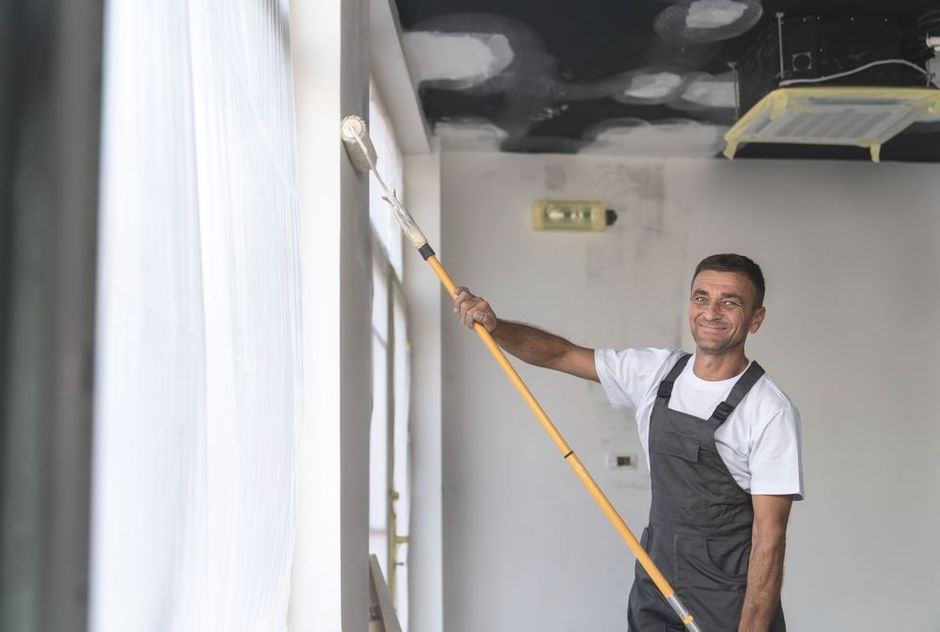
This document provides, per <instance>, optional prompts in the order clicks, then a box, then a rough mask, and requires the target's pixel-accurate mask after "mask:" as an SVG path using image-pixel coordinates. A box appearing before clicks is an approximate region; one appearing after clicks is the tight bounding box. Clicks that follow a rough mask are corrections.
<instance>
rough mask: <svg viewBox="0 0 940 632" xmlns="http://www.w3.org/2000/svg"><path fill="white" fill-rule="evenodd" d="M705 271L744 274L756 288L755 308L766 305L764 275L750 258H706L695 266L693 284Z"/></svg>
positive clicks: (733, 255)
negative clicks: (699, 274) (700, 273)
mask: <svg viewBox="0 0 940 632" xmlns="http://www.w3.org/2000/svg"><path fill="white" fill-rule="evenodd" d="M703 270H714V271H715V272H737V273H739V274H743V275H744V276H746V277H747V278H748V279H750V281H751V285H753V286H754V298H755V299H756V304H755V305H754V307H760V306H761V305H763V304H764V290H765V286H764V273H763V272H761V269H760V266H759V265H757V264H756V263H754V261H753V260H751V259H749V258H748V257H745V256H744V255H736V254H730V253H728V254H720V255H711V256H709V257H705V258H704V259H702V260H701V261H700V262H699V264H698V265H697V266H695V274H693V275H692V280H693V282H694V281H695V277H697V276H698V273H699V272H702V271H703Z"/></svg>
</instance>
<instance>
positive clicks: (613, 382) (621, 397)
mask: <svg viewBox="0 0 940 632" xmlns="http://www.w3.org/2000/svg"><path fill="white" fill-rule="evenodd" d="M679 353H681V352H680V351H674V350H672V349H654V348H649V347H648V348H643V349H624V350H622V351H617V350H614V349H597V350H596V351H595V352H594V365H595V368H596V369H597V377H598V379H599V380H600V382H601V386H603V387H604V392H605V393H607V399H609V400H610V403H611V405H613V406H614V408H636V407H637V406H638V403H639V402H640V401H642V400H643V398H644V396H645V395H646V394H647V393H648V392H649V390H650V389H651V388H653V385H654V384H657V383H658V382H659V381H660V380H661V379H662V374H663V373H664V371H665V370H668V368H669V367H668V366H667V362H668V360H669V359H670V357H672V356H674V355H678V354H679ZM669 366H671V365H669Z"/></svg>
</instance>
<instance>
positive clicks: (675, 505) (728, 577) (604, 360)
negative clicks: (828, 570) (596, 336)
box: [454, 254, 803, 632]
mask: <svg viewBox="0 0 940 632" xmlns="http://www.w3.org/2000/svg"><path fill="white" fill-rule="evenodd" d="M764 290H765V287H764V276H763V274H762V273H761V269H760V267H759V266H758V265H757V264H756V263H754V262H753V261H752V260H751V259H749V258H747V257H745V256H742V255H736V254H720V255H712V256H710V257H707V258H705V259H703V260H702V261H701V262H700V263H699V264H698V266H697V267H696V269H695V273H694V275H693V278H692V286H691V293H690V299H689V327H690V329H691V332H692V338H693V339H694V340H695V353H694V354H688V353H685V352H684V351H681V350H677V349H655V348H634V349H625V350H622V351H617V350H614V349H598V350H596V351H595V350H592V349H588V348H585V347H580V346H578V345H575V344H573V343H571V342H569V341H567V340H565V339H563V338H560V337H558V336H555V335H553V334H550V333H547V332H545V331H542V330H540V329H536V328H535V327H531V326H529V325H524V324H521V323H514V322H511V321H506V320H501V319H499V318H497V317H496V314H495V313H494V312H493V310H492V308H491V307H490V306H489V304H488V303H487V302H486V301H485V300H483V299H482V298H480V297H477V296H474V295H473V294H471V293H470V292H469V291H468V290H467V289H466V288H458V294H457V297H456V299H455V301H454V311H455V312H457V313H458V314H459V315H460V318H461V321H462V322H463V323H464V324H465V325H466V326H468V327H472V326H473V324H474V322H479V323H481V324H482V325H483V326H484V327H486V328H487V330H489V331H490V333H491V334H492V335H493V337H494V338H495V339H496V342H497V343H499V345H500V346H501V347H503V348H504V349H505V350H506V351H508V352H509V353H511V354H513V355H514V356H516V357H518V358H520V359H521V360H524V361H525V362H528V363H530V364H534V365H536V366H542V367H546V368H551V369H555V370H558V371H563V372H565V373H570V374H571V375H575V376H577V377H581V378H584V379H588V380H594V381H597V382H600V383H601V384H602V385H603V387H604V390H605V391H606V393H607V396H608V398H609V399H610V401H611V403H612V404H613V405H614V406H615V407H618V408H632V409H634V410H635V411H636V421H637V427H638V429H639V435H640V441H641V443H642V445H643V449H644V452H645V454H646V457H647V463H648V464H649V468H650V480H651V488H652V504H651V506H650V518H649V526H648V527H647V528H646V529H644V531H643V536H642V538H641V541H642V543H643V546H644V548H646V550H647V551H648V552H649V554H650V556H651V557H652V558H653V560H654V561H655V562H656V564H657V566H658V567H659V568H660V570H662V571H663V573H664V574H665V575H666V577H667V578H669V579H670V580H671V582H672V584H673V585H674V586H675V588H676V592H677V593H678V594H679V597H680V598H681V599H682V601H683V602H684V603H685V605H686V606H687V607H688V608H689V610H690V611H691V612H692V613H693V615H694V616H695V619H696V622H697V623H698V624H699V626H700V627H701V628H702V629H703V630H707V631H708V632H767V631H768V630H769V631H771V632H782V631H783V630H785V629H786V625H785V623H784V618H783V609H782V607H781V604H780V588H781V585H782V582H783V559H784V549H785V542H786V529H787V521H788V518H789V515H790V506H791V504H792V502H793V500H799V499H801V498H802V496H803V476H802V467H801V461H800V450H801V447H800V418H799V413H798V412H797V410H796V407H794V406H793V404H792V403H791V402H790V400H789V399H788V398H787V396H786V395H785V394H784V393H783V392H782V391H781V390H780V389H779V388H778V387H777V386H776V384H774V383H773V381H771V379H770V378H769V377H768V376H767V375H766V374H765V373H764V370H763V369H762V368H761V367H760V365H759V364H757V363H756V362H751V361H749V360H748V358H747V356H746V355H745V351H744V345H745V342H746V341H747V337H748V335H749V334H753V333H756V332H757V330H758V329H760V327H761V325H762V324H763V322H764V317H765V315H766V309H765V308H764V304H763V303H764ZM628 625H629V629H630V630H631V631H632V632H646V631H648V630H652V631H655V632H660V631H662V630H683V629H684V626H683V625H682V623H681V622H680V621H679V620H678V618H677V617H676V615H675V614H674V612H673V611H672V608H670V607H669V605H668V604H667V603H666V602H665V600H664V599H663V598H662V596H661V595H660V594H659V592H658V590H657V589H656V586H655V585H654V584H653V582H652V580H651V579H650V578H649V576H648V575H647V574H646V572H645V571H644V570H643V568H642V567H641V566H639V564H637V566H636V578H635V580H634V583H633V589H632V590H631V592H630V601H629V610H628Z"/></svg>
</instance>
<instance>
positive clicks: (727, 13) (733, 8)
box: [685, 0, 747, 29]
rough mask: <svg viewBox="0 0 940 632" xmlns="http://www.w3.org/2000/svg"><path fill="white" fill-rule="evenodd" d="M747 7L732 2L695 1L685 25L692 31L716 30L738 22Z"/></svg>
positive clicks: (728, 0)
mask: <svg viewBox="0 0 940 632" xmlns="http://www.w3.org/2000/svg"><path fill="white" fill-rule="evenodd" d="M745 11H747V5H746V4H744V3H741V2H733V1H732V0H695V2H693V3H692V4H690V5H689V12H688V13H687V14H686V16H685V25H686V26H687V27H689V28H690V29H714V28H719V27H722V26H728V25H729V24H734V23H735V22H737V21H738V20H739V19H740V18H741V16H742V15H744V12H745Z"/></svg>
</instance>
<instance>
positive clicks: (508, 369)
mask: <svg viewBox="0 0 940 632" xmlns="http://www.w3.org/2000/svg"><path fill="white" fill-rule="evenodd" d="M427 262H428V265H430V266H431V269H432V270H434V273H435V274H436V275H437V278H438V279H440V281H441V284H442V285H443V286H444V288H445V289H446V290H447V293H448V294H450V297H451V298H456V296H457V285H456V284H455V283H454V280H453V279H451V278H450V275H449V274H448V273H447V270H446V269H444V266H443V265H442V264H441V262H440V261H438V259H437V256H435V255H431V256H430V257H428V258H427ZM473 330H474V331H475V332H476V333H477V335H478V336H479V337H480V340H482V341H483V344H484V345H486V348H487V349H489V351H490V354H491V355H492V356H493V358H494V359H495V360H496V362H497V364H499V366H500V368H502V370H503V373H505V374H506V377H508V378H509V381H510V382H512V385H513V386H515V387H516V390H517V391H519V394H520V395H521V396H522V399H523V400H525V403H526V404H528V406H529V408H530V409H531V410H532V412H533V413H534V414H535V416H536V418H538V420H539V423H541V424H542V428H544V429H545V432H547V433H548V435H549V436H550V437H551V438H552V441H554V442H555V445H556V446H557V447H558V450H559V451H560V452H561V453H562V455H563V457H564V459H565V461H566V462H567V463H568V465H570V466H571V469H573V470H574V471H575V474H577V475H578V478H579V479H581V483H582V484H583V485H584V486H585V487H586V488H587V490H588V493H590V494H591V497H592V498H594V501H595V502H596V503H597V504H598V505H599V506H600V508H601V511H603V512H604V515H605V516H607V519H608V520H610V522H611V524H613V525H614V528H615V529H616V530H617V532H618V533H619V534H620V536H621V537H622V538H623V540H624V542H626V543H627V546H628V547H630V550H631V551H633V554H634V555H636V559H637V560H638V561H639V562H640V565H641V566H642V567H643V568H644V569H645V570H646V572H647V573H648V574H649V576H650V579H652V580H653V583H655V584H656V587H657V588H659V592H661V593H662V594H663V597H665V599H666V601H668V602H669V603H670V605H672V606H673V608H674V609H675V608H676V603H678V599H677V597H676V595H675V592H676V591H675V590H674V589H673V587H672V586H671V585H670V583H669V581H668V580H667V579H666V578H665V577H664V576H663V574H662V572H661V571H660V570H659V568H658V567H657V566H656V563H655V562H653V559H652V558H651V557H650V556H649V554H648V553H647V552H646V551H645V550H644V549H643V546H642V545H641V544H640V541H639V540H637V538H636V536H635V535H634V534H633V531H631V530H630V527H628V526H627V523H626V522H624V520H623V518H621V517H620V514H619V513H617V509H616V508H615V507H614V506H613V504H612V503H611V502H610V499H608V498H607V496H606V495H605V494H604V492H603V491H602V490H601V488H600V487H599V486H598V484H597V481H595V480H594V477H593V476H591V474H590V472H588V471H587V469H586V468H585V467H584V464H583V463H582V462H581V459H580V458H578V455H577V454H575V453H574V450H572V449H571V447H570V446H569V445H568V442H567V441H565V438H564V437H563V436H562V435H561V433H560V432H558V428H556V427H555V424H554V423H552V420H551V419H549V417H548V414H547V413H546V412H545V409H543V408H542V406H541V404H539V402H538V400H537V399H535V395H533V394H532V391H530V390H529V387H528V386H526V384H525V382H523V381H522V377H520V375H519V372H518V371H516V369H515V367H513V366H512V364H511V363H510V362H509V359H508V358H507V357H506V354H505V353H503V350H502V349H500V348H499V345H497V344H496V341H495V340H493V336H492V335H491V334H490V332H489V331H487V329H486V327H484V326H483V325H481V324H480V323H474V324H473ZM674 602H675V603H674ZM680 607H681V609H682V610H683V611H684V612H683V613H682V614H680V615H679V616H680V618H681V619H682V623H684V624H685V625H686V627H687V628H688V629H689V630H694V629H697V626H696V625H695V623H694V621H693V617H692V615H691V614H689V612H688V611H687V610H685V608H684V607H682V606H681V604H680ZM677 614H678V612H677ZM690 626H695V627H690Z"/></svg>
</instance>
